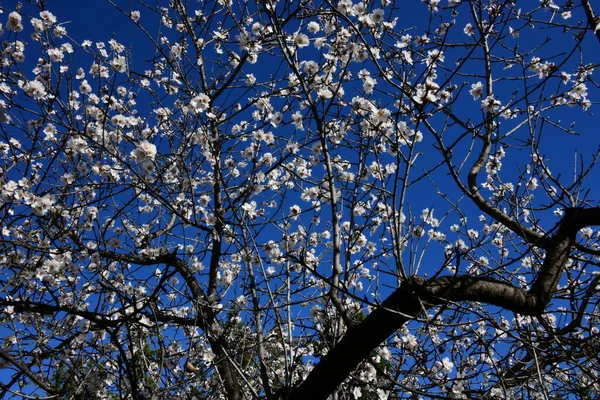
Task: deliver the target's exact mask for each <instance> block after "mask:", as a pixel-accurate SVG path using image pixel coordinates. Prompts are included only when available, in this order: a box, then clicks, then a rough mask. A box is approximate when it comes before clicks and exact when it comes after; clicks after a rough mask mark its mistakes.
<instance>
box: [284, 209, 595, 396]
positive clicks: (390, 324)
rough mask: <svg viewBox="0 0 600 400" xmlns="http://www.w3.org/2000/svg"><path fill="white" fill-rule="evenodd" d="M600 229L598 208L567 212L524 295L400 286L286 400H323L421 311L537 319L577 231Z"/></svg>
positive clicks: (509, 289)
mask: <svg viewBox="0 0 600 400" xmlns="http://www.w3.org/2000/svg"><path fill="white" fill-rule="evenodd" d="M589 225H600V208H594V209H568V210H566V212H565V215H564V217H563V219H562V221H561V223H560V226H559V228H558V230H557V232H556V234H555V235H554V236H552V237H547V238H544V240H543V243H544V244H545V247H544V248H545V250H546V258H545V260H544V263H543V264H542V266H541V268H540V271H539V273H538V275H537V277H536V279H535V281H534V282H533V284H532V286H531V289H530V290H529V291H527V290H524V289H521V288H519V287H516V286H513V285H511V284H510V283H506V282H502V281H499V280H495V279H491V278H485V277H473V276H468V275H466V276H443V277H437V278H432V279H430V280H428V281H425V280H424V279H423V278H420V277H412V278H411V279H409V280H407V281H404V282H403V283H402V284H401V285H400V287H399V288H398V289H396V290H395V291H394V292H393V293H392V294H391V295H390V296H389V297H388V298H387V299H386V300H385V301H384V302H383V304H382V305H381V307H379V308H377V309H376V310H375V311H373V312H372V313H371V314H370V315H369V316H368V317H367V318H365V320H364V321H363V322H362V323H361V324H359V325H358V326H356V327H353V328H350V329H349V330H348V332H347V333H346V334H345V335H344V337H343V338H342V339H341V340H340V342H339V343H338V345H337V346H335V347H334V348H333V349H331V350H330V351H329V352H328V353H327V355H325V357H323V358H322V359H321V361H320V362H319V363H318V364H317V365H316V366H315V368H314V369H313V370H312V371H311V373H310V374H309V375H308V377H307V378H306V380H305V381H304V382H302V383H301V384H300V385H299V386H298V387H296V388H293V389H292V390H291V391H290V393H289V397H288V398H289V399H292V400H300V399H313V400H321V399H322V400H325V399H326V398H327V397H328V396H329V394H331V393H332V392H333V391H334V390H335V389H336V388H337V387H338V386H339V385H340V384H341V383H342V382H343V381H344V380H345V379H346V378H347V377H348V376H349V374H350V373H351V372H352V371H353V370H354V368H356V367H357V366H358V365H359V364H360V363H361V362H362V361H363V360H364V359H366V358H367V357H368V356H369V354H370V353H371V352H372V351H373V350H374V349H375V348H376V347H377V346H379V345H380V344H381V343H383V342H384V341H385V340H386V339H387V338H388V337H389V336H390V335H392V334H393V333H394V332H395V331H396V330H397V329H399V328H400V327H402V325H404V324H405V323H406V322H408V321H409V320H411V319H412V318H414V317H415V316H416V315H417V314H419V313H420V312H421V311H422V310H424V309H426V308H428V307H431V306H433V305H439V304H443V303H445V302H448V301H455V302H461V301H475V302H481V303H487V304H491V305H495V306H498V307H501V308H503V309H506V310H511V311H513V312H517V313H519V314H524V315H539V314H540V313H542V312H543V311H544V309H545V307H546V305H547V304H548V302H549V301H550V300H551V298H552V295H553V294H554V292H555V290H556V286H557V284H558V281H559V280H560V277H561V275H562V273H563V271H564V268H565V266H566V264H567V261H568V259H569V254H570V251H571V248H572V247H573V245H574V244H575V237H576V234H577V232H578V231H579V230H580V229H581V228H583V227H585V226H589Z"/></svg>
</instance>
